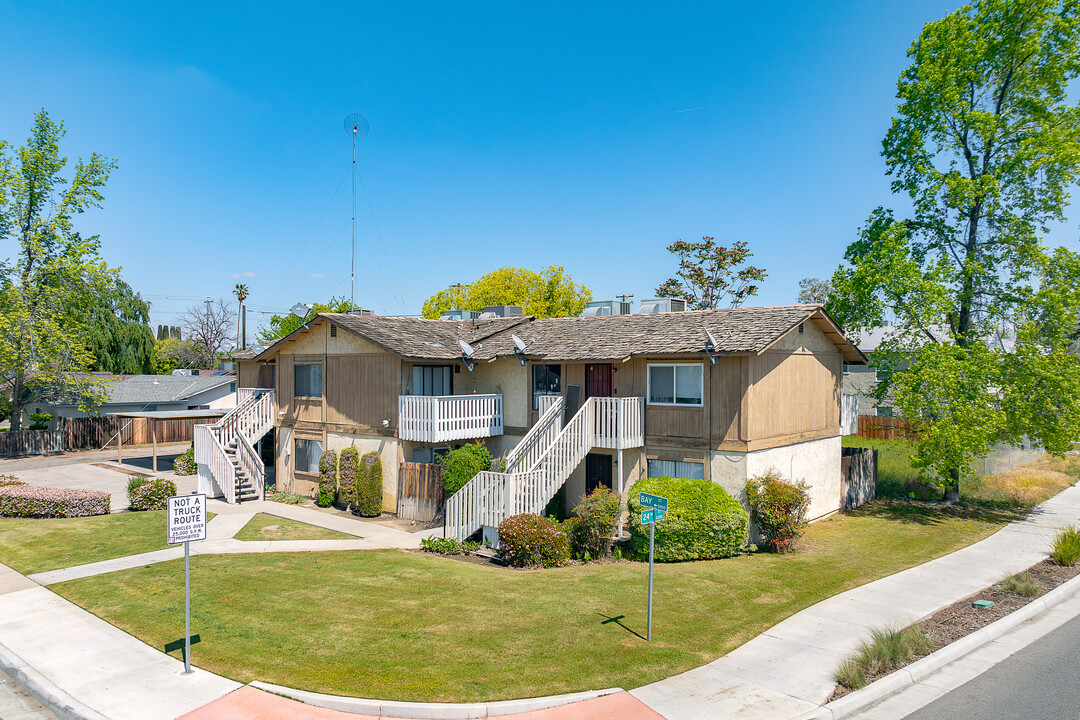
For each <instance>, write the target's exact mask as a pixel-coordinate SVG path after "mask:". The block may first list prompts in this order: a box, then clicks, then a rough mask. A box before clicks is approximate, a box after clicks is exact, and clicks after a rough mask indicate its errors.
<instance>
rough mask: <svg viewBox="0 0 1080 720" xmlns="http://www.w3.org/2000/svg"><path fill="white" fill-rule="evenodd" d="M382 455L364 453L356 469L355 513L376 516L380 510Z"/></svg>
mask: <svg viewBox="0 0 1080 720" xmlns="http://www.w3.org/2000/svg"><path fill="white" fill-rule="evenodd" d="M382 487H383V476H382V457H381V456H380V455H379V453H377V452H374V451H372V452H369V453H364V456H363V457H362V458H360V466H359V467H358V468H357V469H356V490H355V493H356V514H357V515H361V516H363V517H377V516H378V514H379V513H380V512H382Z"/></svg>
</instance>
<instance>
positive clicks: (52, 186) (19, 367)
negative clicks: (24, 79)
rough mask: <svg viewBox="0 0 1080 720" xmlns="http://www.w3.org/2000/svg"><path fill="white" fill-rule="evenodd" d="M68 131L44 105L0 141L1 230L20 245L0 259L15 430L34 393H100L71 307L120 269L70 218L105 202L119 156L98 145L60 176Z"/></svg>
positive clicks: (88, 401)
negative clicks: (22, 129)
mask: <svg viewBox="0 0 1080 720" xmlns="http://www.w3.org/2000/svg"><path fill="white" fill-rule="evenodd" d="M63 136H64V129H63V125H62V124H57V123H55V122H53V121H52V120H51V119H50V118H49V114H48V113H47V112H46V111H45V110H41V111H40V112H38V113H37V114H36V115H35V116H34V123H33V128H32V130H31V133H30V137H29V139H28V140H27V141H26V144H25V145H24V146H23V147H21V148H19V149H17V150H16V151H15V153H14V156H13V155H12V154H10V153H9V146H8V145H7V143H4V142H3V141H0V240H3V241H5V242H8V241H10V242H11V243H12V245H14V246H15V247H17V256H16V257H15V259H14V262H13V263H12V262H5V263H3V264H2V265H0V374H3V375H4V376H6V377H11V381H12V390H13V397H12V418H11V427H12V429H13V430H17V429H19V428H20V427H21V421H22V409H23V406H24V404H25V403H26V402H27V401H28V400H29V398H30V397H31V396H32V395H37V396H38V397H43V396H45V397H58V396H63V397H65V398H68V399H73V400H75V401H76V402H78V404H79V406H80V407H81V408H82V409H83V410H86V411H94V410H96V409H97V408H98V407H99V406H100V404H101V401H102V400H103V398H104V388H103V387H102V385H101V383H100V382H98V381H95V380H94V378H92V377H90V376H87V375H86V373H85V370H86V369H87V368H89V367H90V366H91V365H92V363H93V357H94V355H93V352H92V350H91V348H90V346H89V344H88V343H87V342H86V337H87V330H86V321H85V319H84V318H80V317H77V316H76V314H75V313H72V312H71V309H72V308H73V307H78V306H80V305H81V304H82V303H83V302H85V298H86V297H87V296H90V297H103V296H107V295H108V293H109V292H110V290H111V289H115V283H116V281H117V279H118V276H117V273H116V271H113V270H109V269H108V268H107V267H106V266H105V263H104V261H103V260H102V259H101V257H100V255H99V242H98V238H97V237H96V236H94V237H89V238H85V237H83V236H82V235H80V234H79V233H78V232H77V231H76V230H75V228H74V225H73V218H74V216H76V215H79V214H81V213H83V212H85V211H86V210H88V209H89V208H93V207H100V206H101V202H102V200H103V196H102V193H101V191H102V188H104V186H105V183H106V181H107V180H108V178H109V174H110V173H111V172H112V170H113V169H114V168H115V167H116V163H115V162H114V161H113V160H111V159H109V158H107V157H105V156H103V155H100V154H99V153H93V154H91V156H90V159H89V160H87V161H85V162H84V161H83V160H79V161H78V162H76V163H75V167H74V172H73V173H72V175H71V177H70V179H68V178H64V177H63V176H62V175H61V172H62V171H63V169H64V167H65V165H66V164H67V158H65V157H63V156H61V155H60V140H61V138H63Z"/></svg>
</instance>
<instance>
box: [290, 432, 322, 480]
mask: <svg viewBox="0 0 1080 720" xmlns="http://www.w3.org/2000/svg"><path fill="white" fill-rule="evenodd" d="M295 454H296V472H305V473H318V472H319V458H321V457H322V440H305V439H303V438H296V453H295Z"/></svg>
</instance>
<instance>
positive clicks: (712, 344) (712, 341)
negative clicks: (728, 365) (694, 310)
mask: <svg viewBox="0 0 1080 720" xmlns="http://www.w3.org/2000/svg"><path fill="white" fill-rule="evenodd" d="M705 334H706V335H707V336H708V337H709V347H716V346H717V344H718V343H717V342H716V338H714V337H713V334H712V333H711V332H709V329H708V328H705Z"/></svg>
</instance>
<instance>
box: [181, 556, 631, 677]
mask: <svg viewBox="0 0 1080 720" xmlns="http://www.w3.org/2000/svg"><path fill="white" fill-rule="evenodd" d="M650 602H651V597H650ZM184 674H185V675H190V674H191V543H189V542H185V543H184Z"/></svg>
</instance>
